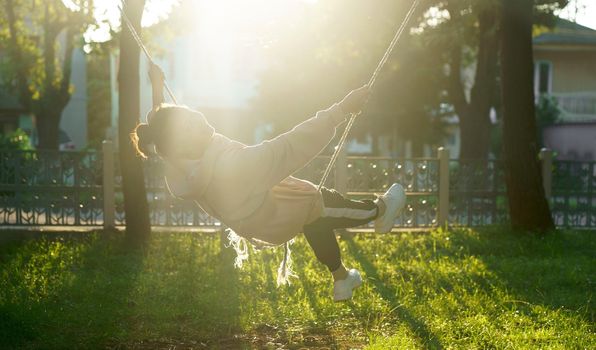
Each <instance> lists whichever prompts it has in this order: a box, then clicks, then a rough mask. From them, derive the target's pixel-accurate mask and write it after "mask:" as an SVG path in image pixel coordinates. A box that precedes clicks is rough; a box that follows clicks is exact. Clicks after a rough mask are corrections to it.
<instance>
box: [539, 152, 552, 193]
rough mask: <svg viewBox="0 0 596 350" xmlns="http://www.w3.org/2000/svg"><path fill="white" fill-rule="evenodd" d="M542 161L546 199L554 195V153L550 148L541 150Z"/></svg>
mask: <svg viewBox="0 0 596 350" xmlns="http://www.w3.org/2000/svg"><path fill="white" fill-rule="evenodd" d="M540 160H541V161H542V186H543V187H544V195H545V197H546V199H550V197H551V195H552V188H553V187H552V182H553V173H552V171H553V151H552V150H551V149H548V148H543V149H541V150H540Z"/></svg>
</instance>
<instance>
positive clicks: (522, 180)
mask: <svg viewBox="0 0 596 350" xmlns="http://www.w3.org/2000/svg"><path fill="white" fill-rule="evenodd" d="M502 1H503V14H502V23H501V39H502V47H501V65H502V66H501V80H502V103H503V146H504V147H503V151H504V160H505V181H506V184H507V195H508V198H509V214H510V216H511V225H512V227H513V228H514V229H523V230H535V231H541V232H543V231H547V230H550V229H553V228H554V224H553V220H552V217H551V215H550V211H549V207H548V203H547V201H546V197H545V194H544V188H543V187H542V174H541V168H540V163H539V161H538V147H537V140H536V121H535V117H534V116H535V106H534V88H533V72H534V69H533V54H532V11H533V1H532V0H502Z"/></svg>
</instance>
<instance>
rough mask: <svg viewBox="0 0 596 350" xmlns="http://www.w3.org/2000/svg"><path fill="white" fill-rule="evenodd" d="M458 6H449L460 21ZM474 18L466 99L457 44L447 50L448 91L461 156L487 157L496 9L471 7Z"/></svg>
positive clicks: (471, 157) (496, 44) (493, 81)
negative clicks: (475, 41)
mask: <svg viewBox="0 0 596 350" xmlns="http://www.w3.org/2000/svg"><path fill="white" fill-rule="evenodd" d="M459 11H460V9H459V8H458V7H451V8H449V13H450V14H451V16H452V18H453V19H454V20H458V21H459V22H462V20H461V19H460V17H461V15H460V12H459ZM473 11H474V12H475V13H476V17H477V18H478V54H477V57H476V72H475V75H474V86H473V88H472V91H471V94H470V100H469V102H468V101H467V98H466V94H465V91H464V90H465V88H464V84H463V83H462V81H461V72H462V69H463V63H462V50H463V47H462V46H461V45H456V46H455V47H454V48H453V51H452V53H451V67H452V71H451V83H450V85H449V94H450V97H451V100H452V103H453V106H454V107H455V110H456V112H457V115H458V116H459V126H460V132H461V134H460V135H461V147H460V158H461V159H487V157H488V152H489V149H490V132H491V122H490V109H491V107H492V102H493V96H494V91H495V87H496V78H497V55H498V51H499V45H498V40H499V39H498V35H497V27H498V26H497V10H496V8H495V7H493V6H491V7H487V6H484V7H474V9H473Z"/></svg>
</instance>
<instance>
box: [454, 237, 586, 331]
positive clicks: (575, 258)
mask: <svg viewBox="0 0 596 350" xmlns="http://www.w3.org/2000/svg"><path fill="white" fill-rule="evenodd" d="M593 234H594V232H588V231H569V230H565V231H563V230H558V231H553V232H551V233H549V234H547V235H538V234H533V233H527V232H512V231H511V230H507V229H503V228H486V229H479V230H476V232H475V234H474V235H472V234H470V233H469V232H467V231H466V230H455V231H453V232H451V233H450V237H452V241H453V243H452V245H451V247H450V248H449V249H444V254H445V255H450V254H455V249H456V248H457V247H458V246H462V247H465V250H466V254H467V255H470V256H475V257H477V258H479V259H480V261H482V263H483V264H484V265H485V267H486V269H487V270H488V271H490V272H491V273H493V274H494V276H495V277H496V279H497V281H498V283H502V284H503V285H504V286H506V288H507V290H508V293H509V294H510V295H511V297H512V300H511V303H514V304H516V306H515V308H516V309H517V310H519V311H521V312H524V313H526V314H528V315H532V314H533V312H532V311H531V310H530V308H531V306H532V305H542V306H545V307H547V308H549V309H551V310H559V309H561V308H563V309H567V310H571V311H574V312H576V313H577V314H578V315H581V317H582V318H584V319H585V320H586V321H588V322H590V323H592V324H593V323H594V322H595V321H596V319H595V314H594V306H593V302H592V298H591V296H592V294H593V291H594V281H593V276H594V275H596V264H595V262H596V258H595V255H594V252H595V251H596V242H595V241H594V239H593ZM480 282H481V283H480V285H481V286H482V288H483V289H484V290H485V291H486V292H487V293H488V292H489V291H490V288H491V287H490V285H489V284H488V283H486V281H480Z"/></svg>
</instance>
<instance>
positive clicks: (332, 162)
mask: <svg viewBox="0 0 596 350" xmlns="http://www.w3.org/2000/svg"><path fill="white" fill-rule="evenodd" d="M419 3H420V0H414V2H412V5H411V6H410V9H409V11H408V13H407V14H406V17H405V18H404V20H403V21H402V23H401V25H400V26H399V28H398V30H397V32H396V33H395V36H394V37H393V40H391V43H390V44H389V47H388V48H387V50H385V54H384V55H383V57H382V58H381V60H380V61H379V64H378V65H377V68H375V70H374V72H373V74H372V76H371V77H370V80H369V81H368V84H367V85H368V89H369V90H372V88H373V86H374V85H375V82H376V81H377V77H378V76H379V73H380V72H381V70H382V69H383V67H384V66H385V64H386V63H387V60H389V57H390V56H391V53H392V52H393V49H394V48H395V46H396V45H397V43H398V42H399V40H400V38H401V36H402V34H403V32H404V31H405V30H406V28H407V26H408V23H410V20H411V19H412V16H413V15H414V13H415V12H416V8H417V7H418V5H419ZM367 103H368V100H366V102H365V103H364V105H366V104H367ZM360 113H362V112H359V113H357V114H354V113H353V114H351V115H350V119H349V120H348V124H347V125H346V128H345V129H344V132H343V133H342V135H341V137H340V139H339V142H338V144H337V146H336V147H335V151H334V152H333V155H332V156H331V160H330V161H329V164H327V168H326V169H325V172H324V173H323V177H322V178H321V182H319V185H318V186H317V190H318V191H321V188H322V187H323V185H324V184H325V182H327V178H328V177H329V174H330V173H331V170H332V169H333V166H334V165H335V162H336V161H337V158H338V157H339V154H340V152H341V150H342V148H343V147H344V144H345V143H346V139H347V137H348V134H349V133H350V130H351V129H352V126H353V125H354V121H355V120H356V117H358V116H359V115H360Z"/></svg>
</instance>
